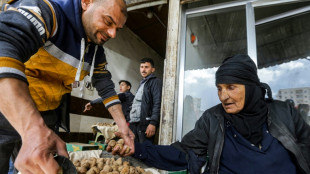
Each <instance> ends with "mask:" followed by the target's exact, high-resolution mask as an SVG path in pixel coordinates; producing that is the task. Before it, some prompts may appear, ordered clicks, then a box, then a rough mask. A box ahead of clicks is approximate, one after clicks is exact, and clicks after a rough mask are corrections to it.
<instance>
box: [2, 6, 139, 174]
mask: <svg viewBox="0 0 310 174" xmlns="http://www.w3.org/2000/svg"><path fill="white" fill-rule="evenodd" d="M1 11H3V12H2V13H1V14H0V91H1V94H0V101H1V102H0V111H1V114H0V173H7V171H8V164H9V159H10V156H11V154H12V151H13V149H16V145H17V144H20V143H21V142H22V146H21V149H20V151H19V154H18V156H17V158H16V160H15V167H16V168H17V169H18V170H19V171H20V172H21V173H23V174H24V173H57V171H58V170H59V166H58V164H57V162H56V161H55V160H54V158H53V156H54V155H55V154H58V155H62V156H65V157H68V154H67V151H66V146H65V143H64V142H63V141H62V140H61V139H60V138H59V137H58V136H57V135H56V134H55V133H54V132H53V130H52V129H53V128H54V127H55V123H56V122H57V116H55V110H56V109H58V107H59V105H60V102H61V98H62V96H63V95H65V94H66V93H70V92H71V90H72V88H74V87H79V86H80V84H79V81H80V80H82V79H84V77H85V76H86V75H89V76H90V78H89V79H91V80H89V82H88V83H87V84H89V86H90V87H92V86H91V85H93V86H94V87H95V88H96V89H97V91H98V94H99V95H100V97H101V98H103V103H104V104H105V107H106V108H107V109H108V110H109V112H110V113H111V115H112V116H113V118H114V120H115V121H116V123H117V125H118V127H119V130H120V133H121V135H122V137H123V138H124V140H125V144H126V145H127V146H129V147H130V148H131V152H130V153H129V154H128V155H130V154H132V153H133V152H134V146H133V140H134V135H133V133H132V132H131V131H130V130H129V128H128V126H127V125H126V121H125V119H124V115H123V112H122V110H121V105H120V101H119V99H118V96H117V94H116V92H115V89H114V88H115V86H114V83H113V82H112V80H111V74H110V72H109V71H108V70H107V69H106V67H105V65H106V64H107V62H106V58H105V54H104V49H103V47H102V45H103V44H104V43H105V42H107V41H108V40H109V39H110V38H115V36H116V32H117V30H118V29H120V28H122V27H123V26H124V24H125V22H126V19H127V11H126V4H125V2H124V1H123V0H43V1H33V0H17V1H10V2H9V3H8V4H4V5H3V6H2V9H1ZM124 149H125V148H124Z"/></svg>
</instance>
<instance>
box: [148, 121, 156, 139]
mask: <svg viewBox="0 0 310 174" xmlns="http://www.w3.org/2000/svg"><path fill="white" fill-rule="evenodd" d="M155 132H156V126H154V125H152V124H149V125H148V126H147V128H146V131H145V134H146V137H148V138H151V137H152V136H154V135H155Z"/></svg>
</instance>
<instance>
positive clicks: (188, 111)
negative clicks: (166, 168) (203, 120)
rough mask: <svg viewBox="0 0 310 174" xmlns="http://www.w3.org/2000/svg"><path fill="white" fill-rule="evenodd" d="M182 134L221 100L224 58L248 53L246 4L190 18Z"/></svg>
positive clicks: (188, 23) (186, 50)
mask: <svg viewBox="0 0 310 174" xmlns="http://www.w3.org/2000/svg"><path fill="white" fill-rule="evenodd" d="M186 27H187V28H186V29H187V32H186V49H185V52H186V53H185V65H184V66H185V67H184V96H183V100H184V102H183V125H182V136H183V135H185V134H186V133H187V132H188V131H190V130H191V129H193V128H194V125H195V122H196V120H197V119H198V118H199V117H200V116H201V115H202V113H203V112H204V111H205V110H207V109H208V108H210V107H212V106H214V105H216V104H219V103H220V101H219V99H218V97H217V89H216V87H215V72H216V70H217V68H218V66H219V65H220V64H221V62H222V61H223V59H224V58H226V57H229V56H231V55H234V54H237V53H238V54H246V53H247V45H246V44H247V41H246V17H245V9H244V8H240V7H239V8H238V9H236V8H234V9H227V10H221V11H220V12H216V13H213V14H207V15H205V13H204V14H202V15H201V16H197V15H195V17H189V18H187V26H186Z"/></svg>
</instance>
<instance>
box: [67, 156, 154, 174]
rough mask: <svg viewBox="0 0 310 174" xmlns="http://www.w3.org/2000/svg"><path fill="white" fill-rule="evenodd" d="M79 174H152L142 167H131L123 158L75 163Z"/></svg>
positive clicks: (86, 160) (96, 159) (92, 159)
mask: <svg viewBox="0 0 310 174" xmlns="http://www.w3.org/2000/svg"><path fill="white" fill-rule="evenodd" d="M73 164H74V166H75V167H76V170H77V172H78V174H152V172H149V171H145V170H144V169H143V168H141V167H133V166H130V164H129V162H127V161H124V162H123V159H122V158H118V159H117V160H115V159H114V158H90V159H83V160H82V161H79V160H75V161H73Z"/></svg>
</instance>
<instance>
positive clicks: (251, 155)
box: [219, 124, 296, 174]
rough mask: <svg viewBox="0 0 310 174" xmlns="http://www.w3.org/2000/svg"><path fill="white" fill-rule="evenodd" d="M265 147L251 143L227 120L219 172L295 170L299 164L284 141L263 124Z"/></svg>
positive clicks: (240, 173)
mask: <svg viewBox="0 0 310 174" xmlns="http://www.w3.org/2000/svg"><path fill="white" fill-rule="evenodd" d="M263 134H264V135H263V140H262V143H261V145H262V147H261V149H259V148H258V147H256V146H254V145H252V144H251V143H250V142H249V141H248V140H246V139H245V138H244V137H242V136H241V135H240V134H239V133H238V131H237V130H236V129H235V128H234V127H233V126H230V124H226V133H225V136H226V137H225V142H224V147H223V151H222V155H221V161H220V170H219V173H220V174H231V173H238V174H262V173H263V174H275V173H281V174H296V167H295V165H294V163H293V161H292V160H291V157H290V155H289V153H288V151H287V150H286V149H284V147H283V145H282V144H281V143H280V142H279V141H278V140H277V139H275V138H274V137H272V135H270V133H269V132H268V130H267V126H266V125H264V127H263Z"/></svg>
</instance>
